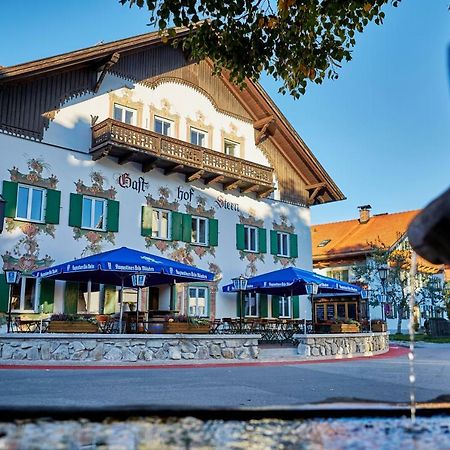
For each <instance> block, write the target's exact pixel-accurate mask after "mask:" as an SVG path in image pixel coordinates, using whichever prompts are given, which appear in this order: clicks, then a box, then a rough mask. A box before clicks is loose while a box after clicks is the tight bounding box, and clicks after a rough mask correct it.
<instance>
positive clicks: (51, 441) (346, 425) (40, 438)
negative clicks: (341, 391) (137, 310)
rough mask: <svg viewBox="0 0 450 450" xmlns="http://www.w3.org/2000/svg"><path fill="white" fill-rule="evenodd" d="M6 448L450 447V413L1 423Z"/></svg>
mask: <svg viewBox="0 0 450 450" xmlns="http://www.w3.org/2000/svg"><path fill="white" fill-rule="evenodd" d="M0 448H1V449H71V450H77V449H115V450H119V449H127V450H128V449H139V450H144V449H146V450H150V449H155V450H156V449H158V450H166V449H167V450H169V449H177V450H178V449H191V450H192V449H244V448H245V449H277V450H280V449H290V450H293V449H314V450H316V449H317V450H319V449H353V450H355V449H357V450H364V449H386V450H388V449H395V450H397V449H399V448H412V449H427V450H430V449H435V450H439V449H449V448H450V419H449V418H447V417H443V416H435V417H431V418H418V419H417V420H416V422H415V424H414V425H412V424H411V421H410V420H409V419H407V418H366V419H319V420H318V419H311V420H309V419H308V420H289V421H286V420H277V419H264V420H249V421H221V420H211V421H202V420H198V419H195V418H192V417H185V418H182V419H166V420H162V419H159V418H155V417H149V418H132V419H129V420H127V421H114V420H112V419H110V420H105V421H103V422H89V421H87V420H83V419H80V420H77V421H75V420H67V421H49V420H45V419H39V420H29V421H16V422H13V423H0Z"/></svg>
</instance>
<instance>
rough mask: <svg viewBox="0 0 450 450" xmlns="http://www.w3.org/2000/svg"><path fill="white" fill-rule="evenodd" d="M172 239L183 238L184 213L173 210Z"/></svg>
mask: <svg viewBox="0 0 450 450" xmlns="http://www.w3.org/2000/svg"><path fill="white" fill-rule="evenodd" d="M171 231H172V241H181V240H182V238H183V214H182V213H180V212H178V211H172V230H171Z"/></svg>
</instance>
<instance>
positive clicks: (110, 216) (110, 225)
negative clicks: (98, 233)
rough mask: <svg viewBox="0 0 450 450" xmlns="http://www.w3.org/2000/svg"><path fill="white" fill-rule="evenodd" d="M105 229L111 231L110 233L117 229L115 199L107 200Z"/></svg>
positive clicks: (117, 210)
mask: <svg viewBox="0 0 450 450" xmlns="http://www.w3.org/2000/svg"><path fill="white" fill-rule="evenodd" d="M106 231H111V232H112V233H117V232H118V231H119V202H118V201H116V200H108V210H107V212H106Z"/></svg>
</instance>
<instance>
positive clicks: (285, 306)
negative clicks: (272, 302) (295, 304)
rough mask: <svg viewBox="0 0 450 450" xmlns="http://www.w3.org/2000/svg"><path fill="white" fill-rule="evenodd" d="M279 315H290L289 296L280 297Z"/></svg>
mask: <svg viewBox="0 0 450 450" xmlns="http://www.w3.org/2000/svg"><path fill="white" fill-rule="evenodd" d="M279 302H280V317H291V301H290V298H289V297H280V300H279Z"/></svg>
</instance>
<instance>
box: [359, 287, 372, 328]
mask: <svg viewBox="0 0 450 450" xmlns="http://www.w3.org/2000/svg"><path fill="white" fill-rule="evenodd" d="M361 298H362V299H363V300H365V305H366V312H367V320H368V322H369V333H371V332H372V321H371V318H370V289H363V290H362V291H361Z"/></svg>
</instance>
